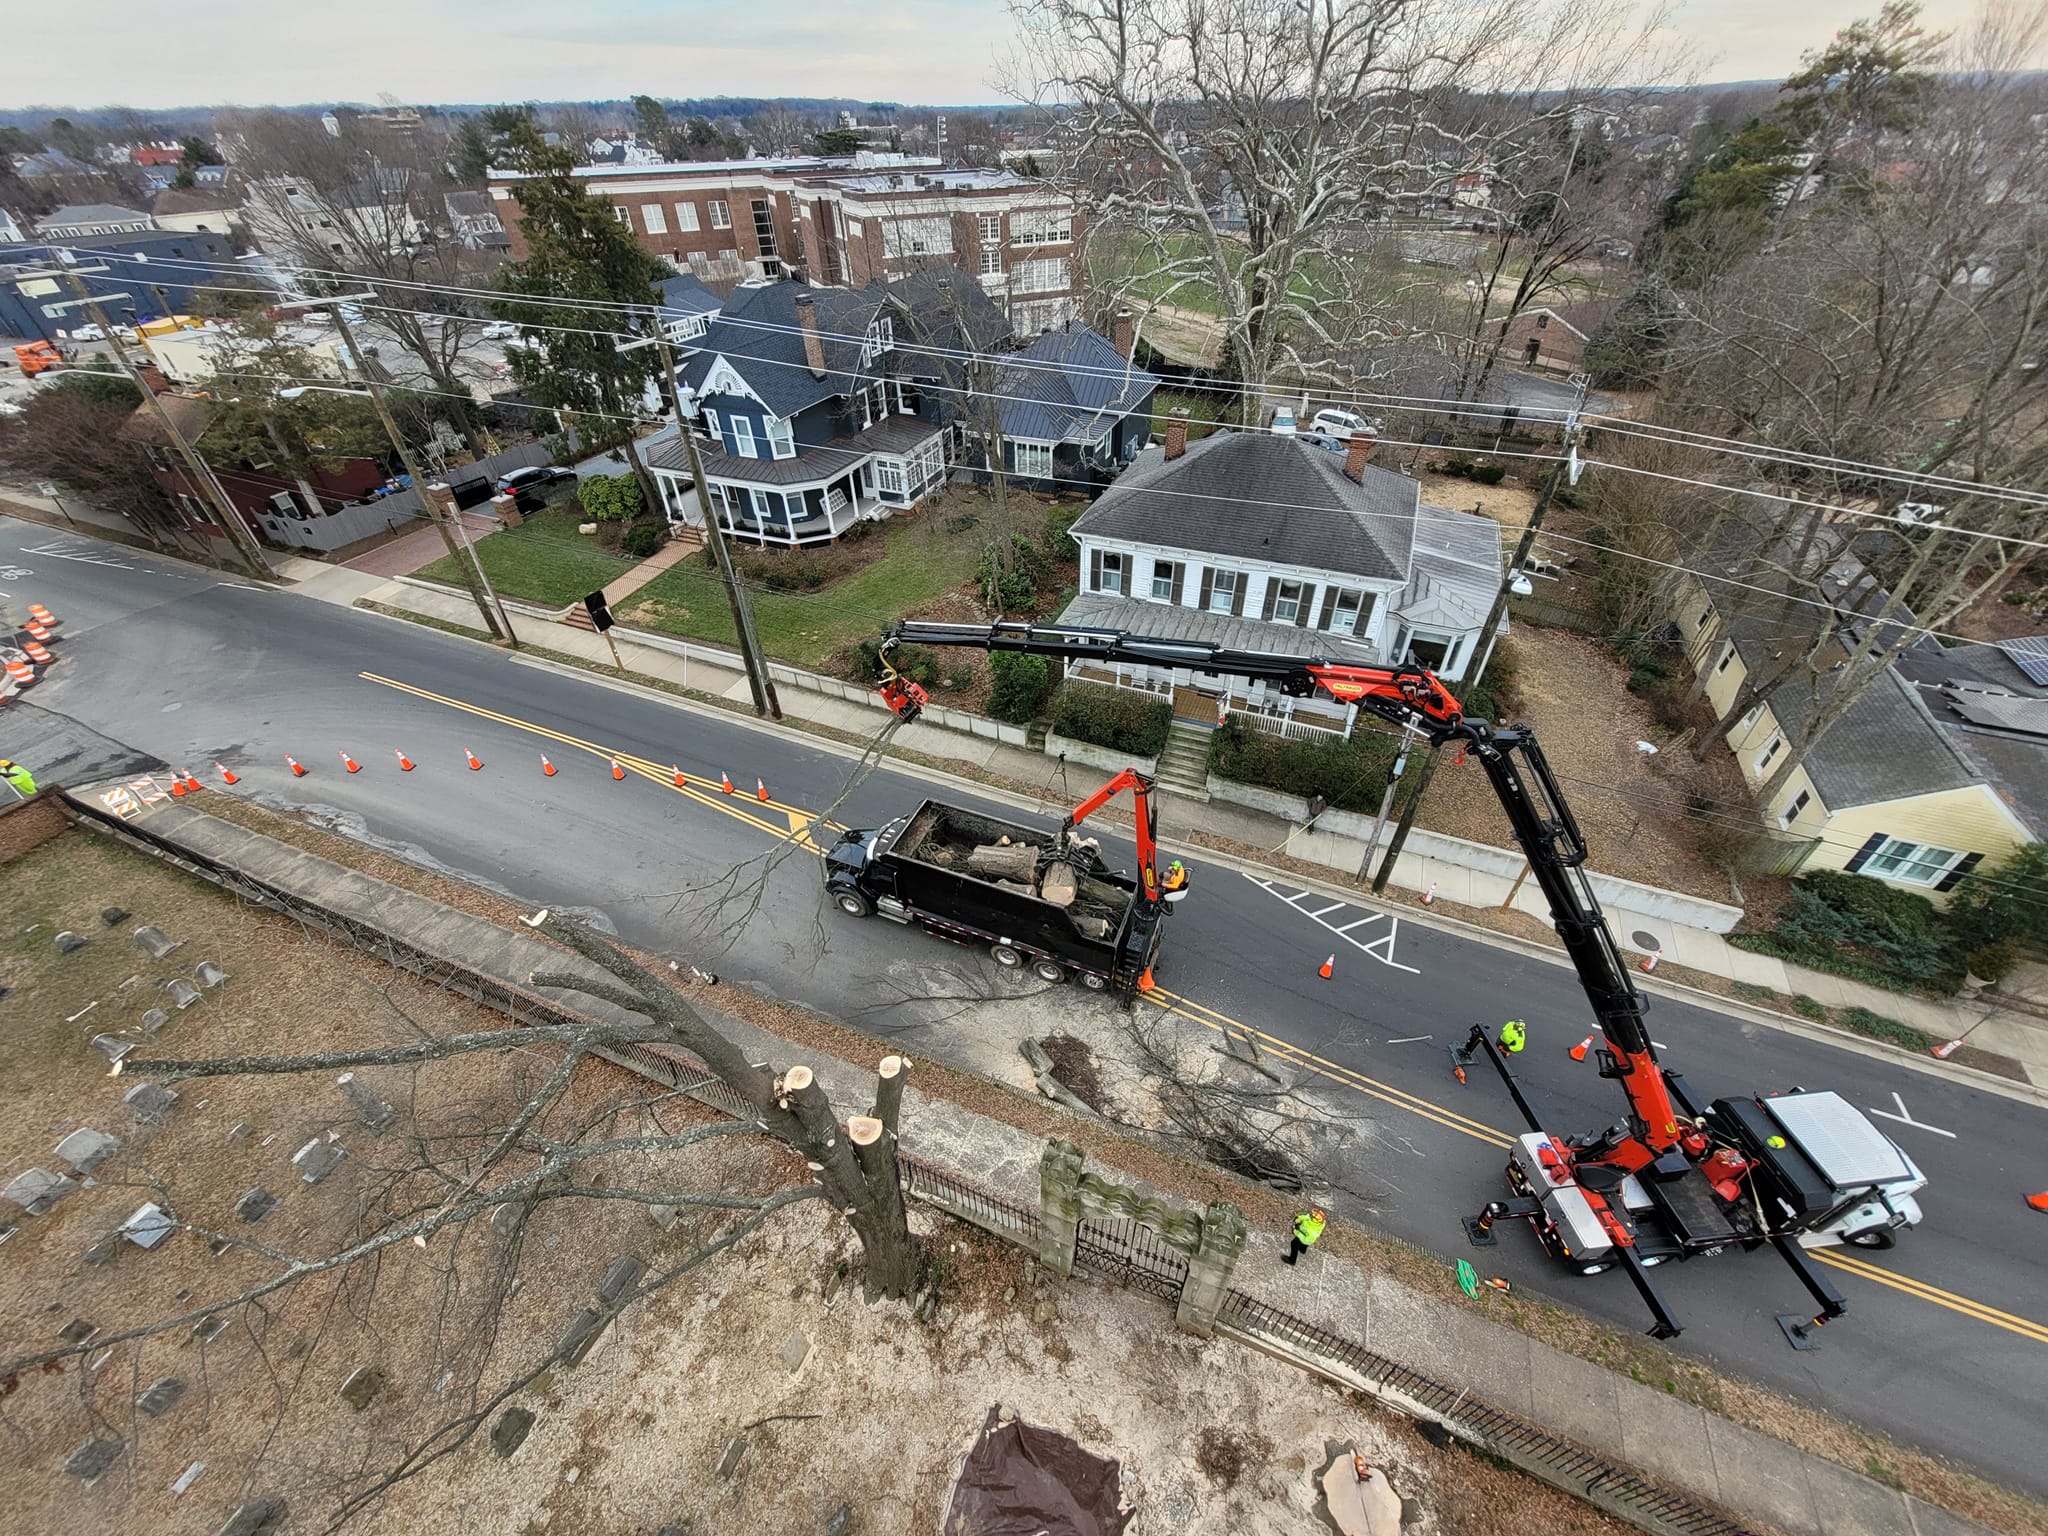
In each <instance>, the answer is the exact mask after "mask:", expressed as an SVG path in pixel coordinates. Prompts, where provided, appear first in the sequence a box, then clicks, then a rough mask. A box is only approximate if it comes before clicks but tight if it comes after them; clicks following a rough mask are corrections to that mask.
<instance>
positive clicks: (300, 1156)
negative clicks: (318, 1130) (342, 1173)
mask: <svg viewBox="0 0 2048 1536" xmlns="http://www.w3.org/2000/svg"><path fill="white" fill-rule="evenodd" d="M342 1155H343V1154H342V1150H341V1148H340V1147H338V1146H331V1145H329V1144H328V1143H327V1142H324V1141H322V1140H320V1138H319V1137H317V1136H316V1137H314V1138H313V1139H312V1140H311V1141H309V1142H307V1143H306V1144H305V1145H304V1146H303V1147H301V1148H299V1150H298V1151H296V1152H294V1153H293V1154H292V1166H293V1167H294V1168H296V1169H298V1171H299V1177H300V1178H302V1179H304V1180H305V1181H306V1182H307V1183H308V1184H318V1183H319V1182H320V1181H321V1180H322V1179H324V1178H326V1177H327V1175H328V1174H330V1173H332V1172H334V1165H335V1164H336V1163H338V1162H340V1161H341V1159H342Z"/></svg>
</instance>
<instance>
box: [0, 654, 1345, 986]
mask: <svg viewBox="0 0 2048 1536" xmlns="http://www.w3.org/2000/svg"><path fill="white" fill-rule="evenodd" d="M7 666H8V668H9V670H10V671H13V670H15V669H17V668H18V669H19V670H20V671H21V672H22V673H26V674H28V677H27V681H33V680H34V674H33V671H32V669H30V668H29V667H27V666H24V665H22V664H21V663H19V662H9V663H7ZM24 686H25V684H24ZM336 751H337V755H339V756H340V758H341V765H342V767H343V768H344V769H345V770H347V771H348V772H349V773H361V772H362V771H363V765H362V764H361V763H359V762H357V761H356V759H355V758H354V757H353V756H352V755H351V754H350V753H349V751H348V749H347V748H345V747H342V748H337V749H336ZM392 755H393V756H394V757H396V758H397V759H398V769H399V772H401V773H411V772H412V771H413V769H415V768H417V767H418V766H419V764H418V762H417V761H415V760H414V759H413V758H411V757H409V756H407V755H406V752H405V749H404V748H403V747H394V748H393V749H392ZM462 760H463V762H464V763H466V764H467V765H468V767H469V771H470V772H471V773H479V772H481V771H482V770H483V766H484V760H483V759H482V758H480V757H478V756H477V755H476V753H475V752H473V751H471V750H470V749H469V748H468V747H464V748H463V749H462ZM606 761H607V762H609V763H610V764H611V770H612V778H613V780H614V781H623V780H624V779H625V777H626V765H625V763H624V761H623V760H621V759H619V758H617V757H608V758H607V759H606ZM213 766H214V767H216V768H218V769H220V773H221V778H222V779H223V781H225V782H226V783H229V784H239V783H241V776H240V775H239V774H236V773H234V772H232V771H230V770H229V769H228V768H227V767H226V766H225V765H223V764H221V763H215V764H214V765H213ZM285 766H287V767H288V768H290V769H291V772H292V777H293V778H296V779H303V778H305V777H307V775H308V774H309V773H310V772H311V770H310V769H308V768H307V767H306V765H305V764H304V763H302V762H300V761H299V760H298V759H297V758H295V757H291V756H289V755H287V756H286V758H285ZM540 771H541V774H542V776H543V777H546V778H550V779H552V778H554V777H555V775H556V774H558V773H560V772H561V770H560V769H559V768H557V767H556V766H555V765H554V764H553V763H552V762H550V761H549V760H548V757H547V754H546V753H542V754H541V759H540ZM669 773H670V775H671V777H672V782H673V783H674V785H675V787H676V788H677V789H688V788H689V787H690V776H689V775H688V774H686V773H684V772H683V770H682V768H681V767H680V766H678V765H676V764H673V763H672V764H670V765H669ZM178 782H181V783H185V784H187V785H189V787H190V789H198V788H199V787H200V785H199V782H198V781H197V780H196V779H193V778H192V777H191V775H189V774H186V775H184V776H183V777H182V778H181V779H179V780H178ZM718 787H719V789H720V790H722V791H723V792H724V793H726V794H728V795H731V794H736V793H738V791H736V790H735V789H734V788H733V782H732V775H730V774H728V773H720V774H719V775H718ZM187 792H188V791H187V790H179V791H177V793H179V794H184V793H187ZM754 797H755V798H756V799H757V800H759V801H760V802H761V803H762V804H763V805H766V804H768V803H769V798H768V782H767V780H765V779H762V778H759V777H756V778H755V780H754ZM1331 958H1332V959H1333V960H1334V959H1335V958H1336V957H1335V956H1332V957H1331Z"/></svg>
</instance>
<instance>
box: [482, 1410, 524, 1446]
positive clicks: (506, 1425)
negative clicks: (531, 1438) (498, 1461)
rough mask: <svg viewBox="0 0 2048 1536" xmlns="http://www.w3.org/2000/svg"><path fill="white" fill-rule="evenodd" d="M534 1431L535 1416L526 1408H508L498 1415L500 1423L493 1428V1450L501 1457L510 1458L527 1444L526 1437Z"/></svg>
mask: <svg viewBox="0 0 2048 1536" xmlns="http://www.w3.org/2000/svg"><path fill="white" fill-rule="evenodd" d="M532 1429H533V1414H532V1412H531V1411H529V1410H528V1409H525V1408H507V1409H506V1410H505V1411H504V1412H503V1413H501V1414H499V1415H498V1422H497V1423H495V1424H493V1425H492V1426H491V1449H492V1450H494V1451H496V1452H497V1453H498V1454H499V1455H500V1456H510V1455H511V1454H512V1453H513V1452H514V1451H516V1450H518V1449H519V1447H520V1446H522V1445H524V1444H526V1437H527V1435H528V1434H529V1433H530V1432H531V1431H532Z"/></svg>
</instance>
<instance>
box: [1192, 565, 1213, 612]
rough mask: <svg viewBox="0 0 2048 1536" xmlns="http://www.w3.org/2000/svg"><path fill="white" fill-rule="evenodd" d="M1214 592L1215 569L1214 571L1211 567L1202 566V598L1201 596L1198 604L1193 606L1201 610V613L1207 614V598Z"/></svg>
mask: <svg viewBox="0 0 2048 1536" xmlns="http://www.w3.org/2000/svg"><path fill="white" fill-rule="evenodd" d="M1215 590H1216V572H1215V569H1214V568H1213V567H1211V566H1206V565H1205V566H1203V567H1202V596H1201V600H1200V601H1198V602H1197V603H1196V604H1195V606H1196V607H1197V608H1199V609H1201V610H1202V612H1204V613H1207V612H1208V611H1209V598H1210V596H1211V595H1212V594H1213V593H1214V592H1215Z"/></svg>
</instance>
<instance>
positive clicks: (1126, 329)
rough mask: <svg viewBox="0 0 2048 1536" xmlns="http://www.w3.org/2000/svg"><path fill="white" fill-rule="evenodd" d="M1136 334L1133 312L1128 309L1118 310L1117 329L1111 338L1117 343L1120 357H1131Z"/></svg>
mask: <svg viewBox="0 0 2048 1536" xmlns="http://www.w3.org/2000/svg"><path fill="white" fill-rule="evenodd" d="M1136 335H1137V328H1136V326H1135V325H1134V324H1133V323H1132V317H1131V312H1130V311H1129V310H1128V309H1120V310H1118V311H1117V312H1116V329H1115V331H1114V333H1113V335H1112V337H1111V339H1112V340H1113V341H1114V342H1115V343H1116V350H1117V355H1118V356H1119V357H1129V356H1130V355H1131V347H1132V345H1133V344H1134V341H1135V338H1136Z"/></svg>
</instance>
